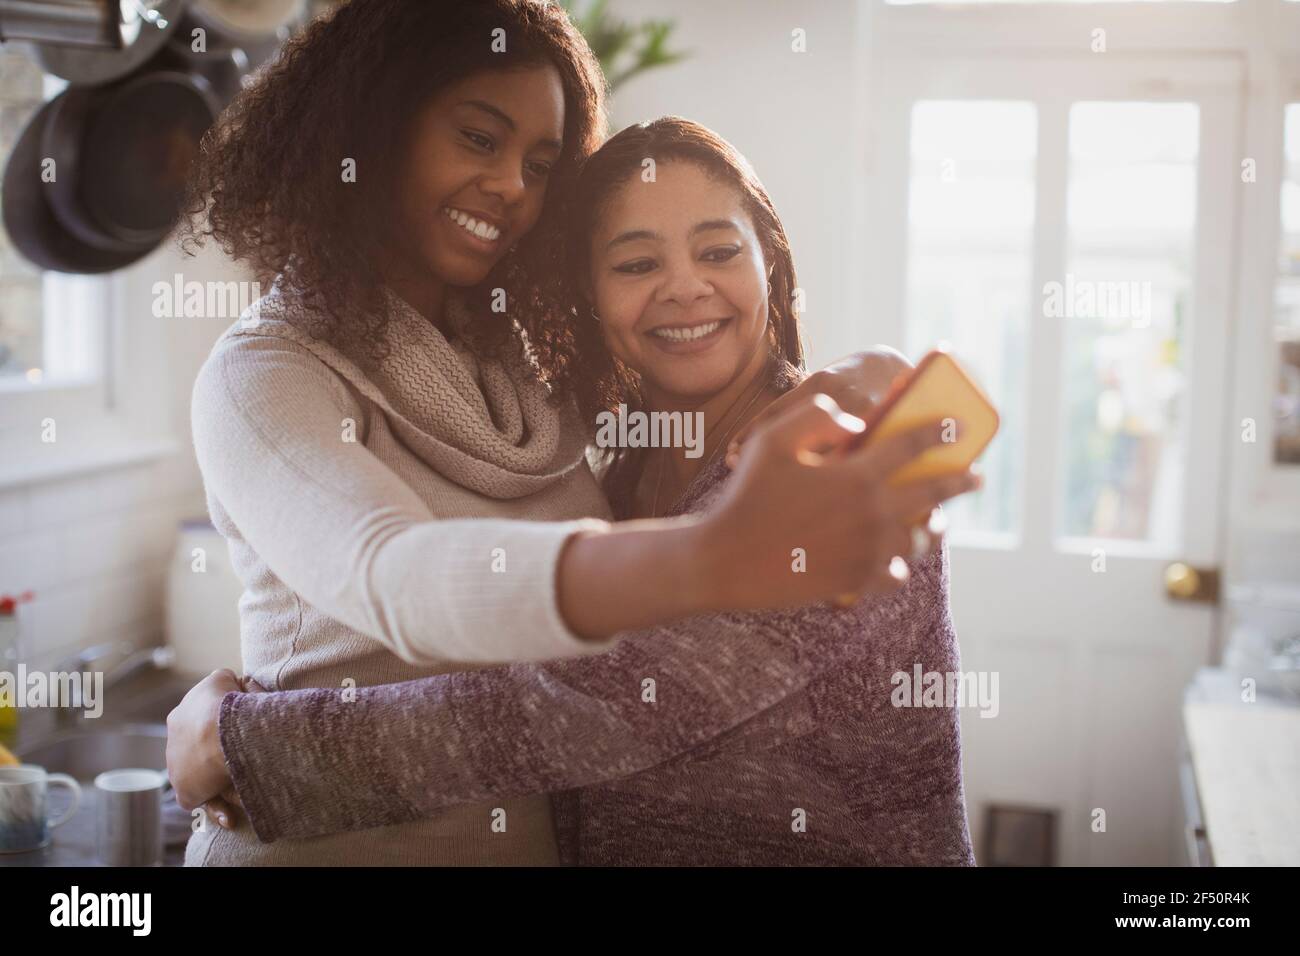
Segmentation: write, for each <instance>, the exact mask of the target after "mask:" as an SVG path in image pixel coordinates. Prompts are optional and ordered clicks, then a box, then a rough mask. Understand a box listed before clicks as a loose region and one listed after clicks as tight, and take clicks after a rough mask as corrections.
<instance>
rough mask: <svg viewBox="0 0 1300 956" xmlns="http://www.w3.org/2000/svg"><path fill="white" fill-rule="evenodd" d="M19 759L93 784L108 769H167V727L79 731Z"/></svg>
mask: <svg viewBox="0 0 1300 956" xmlns="http://www.w3.org/2000/svg"><path fill="white" fill-rule="evenodd" d="M19 756H21V757H22V760H23V763H34V764H37V765H39V766H41V767H44V768H45V769H46V770H48V771H49V772H50V773H66V774H68V775H69V776H71V777H75V778H76V780H77V782H78V783H81V784H91V785H93V783H94V780H95V777H96V776H98V775H99V774H101V773H104V772H105V771H106V770H118V769H121V768H126V767H144V768H147V769H150V770H166V769H167V728H166V726H165V725H163V724H127V725H125V726H120V727H113V728H111V729H108V728H105V729H104V730H102V731H95V730H90V731H84V730H76V731H71V732H69V733H66V734H60V735H59V736H57V737H53V738H51V739H49V740H46V741H43V742H42V743H40V744H38V745H37V746H35V747H32V748H30V749H28V750H24V751H23V752H22V753H21V754H19Z"/></svg>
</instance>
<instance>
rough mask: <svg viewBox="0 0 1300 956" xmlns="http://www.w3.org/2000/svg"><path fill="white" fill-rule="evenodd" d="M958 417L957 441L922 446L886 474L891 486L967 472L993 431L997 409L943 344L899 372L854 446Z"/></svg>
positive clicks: (865, 445) (996, 423)
mask: <svg viewBox="0 0 1300 956" xmlns="http://www.w3.org/2000/svg"><path fill="white" fill-rule="evenodd" d="M944 418H953V419H956V420H958V421H960V422H961V428H960V430H959V431H958V434H957V435H956V440H955V441H953V442H950V443H946V444H942V445H935V446H934V447H932V448H928V449H926V450H925V451H924V452H922V453H921V454H920V455H918V456H917V457H916V458H914V459H913V460H912V461H910V462H908V463H907V464H906V465H904V466H903V467H902V468H900V469H898V470H897V471H896V472H894V473H893V475H891V476H890V479H889V483H890V484H891V485H895V486H897V485H905V484H908V483H910V482H913V481H917V480H919V479H923V478H933V477H936V476H938V475H946V474H952V473H954V472H960V471H965V470H966V469H967V468H969V467H970V466H971V465H972V464H973V463H974V462H975V459H977V458H979V456H980V455H981V454H982V453H983V451H984V449H985V448H987V447H988V443H989V442H990V441H992V440H993V436H994V435H995V434H996V433H997V430H998V425H999V419H998V410H997V409H996V408H995V407H994V406H993V403H992V402H991V401H990V400H989V397H988V396H987V395H985V394H984V391H983V389H981V388H980V387H979V386H978V385H976V384H975V382H974V381H973V380H972V379H971V377H970V376H969V375H967V374H966V372H965V371H963V370H962V367H961V366H960V365H958V364H957V360H956V359H955V358H953V357H952V355H951V354H949V352H948V351H947V350H946V349H943V348H938V349H934V350H933V351H931V352H929V353H927V354H926V356H925V357H924V358H923V359H921V361H920V362H918V363H917V365H916V368H914V369H912V370H911V372H909V373H906V374H904V375H900V376H899V377H898V380H897V381H895V382H894V384H893V385H892V386H891V387H890V389H889V392H888V393H886V395H885V398H884V400H883V401H881V403H880V404H879V405H878V406H876V408H875V410H874V411H873V413H872V414H871V416H870V417H869V418H868V419H867V427H866V429H865V430H864V431H863V433H862V434H861V435H860V436H858V438H857V440H856V441H855V442H854V446H855V447H857V448H863V447H870V446H871V445H872V444H874V443H876V442H879V441H881V440H882V439H885V438H888V437H890V436H891V435H896V434H897V433H898V432H901V431H906V430H907V429H909V428H912V427H915V426H917V425H920V424H922V423H924V422H926V421H934V420H936V419H944Z"/></svg>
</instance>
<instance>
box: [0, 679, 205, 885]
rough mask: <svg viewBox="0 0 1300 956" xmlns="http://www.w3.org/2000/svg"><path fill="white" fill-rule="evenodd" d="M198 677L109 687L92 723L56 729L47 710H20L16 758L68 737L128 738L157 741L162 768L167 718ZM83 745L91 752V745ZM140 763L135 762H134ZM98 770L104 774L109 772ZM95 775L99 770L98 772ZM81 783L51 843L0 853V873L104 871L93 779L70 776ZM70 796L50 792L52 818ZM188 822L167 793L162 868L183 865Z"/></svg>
mask: <svg viewBox="0 0 1300 956" xmlns="http://www.w3.org/2000/svg"><path fill="white" fill-rule="evenodd" d="M198 679H199V678H197V677H194V676H192V675H186V674H180V673H176V672H173V671H168V670H151V671H145V672H143V673H140V674H138V675H136V676H134V677H132V678H130V679H128V680H125V681H123V682H122V683H120V684H118V685H116V686H114V687H113V688H112V691H111V694H110V695H108V696H106V699H105V707H104V714H103V716H102V717H100V718H98V719H96V720H93V721H92V720H85V719H82V720H80V721H79V722H77V723H75V724H72V725H70V726H64V727H62V728H60V726H59V725H58V722H57V719H56V717H57V715H56V714H55V713H54V712H52V711H49V710H46V711H24V712H23V713H22V715H21V721H20V724H19V728H18V737H17V741H16V743H17V746H16V748H15V753H16V754H17V755H18V757H19V758H20V759H26V757H27V756H28V755H30V754H33V753H40V752H43V751H46V750H48V749H50V748H51V747H57V745H58V744H59V743H60V742H61V741H64V740H67V739H68V738H80V737H83V736H87V735H89V737H91V738H93V737H94V736H95V735H100V734H103V735H123V734H131V735H136V736H141V737H154V736H156V737H157V738H158V739H159V741H160V743H159V745H158V746H157V747H155V748H152V749H154V750H156V751H157V754H158V756H157V757H156V758H155V759H154V760H152V761H150V762H151V763H153V764H155V766H154V767H153V769H159V770H161V769H165V768H164V766H163V765H162V760H161V750H162V748H161V741H163V740H165V736H166V724H165V721H166V716H167V713H168V712H169V711H170V710H171V708H172V707H174V706H175V705H176V704H177V703H178V702H179V701H180V698H181V697H182V696H183V695H184V693H185V692H186V691H187V690H189V688H190V687H192V686H193V685H194V684H195V683H196V682H197V681H198ZM83 746H88V747H89V748H91V749H93V748H94V743H93V742H90V743H88V744H85V745H83ZM137 762H138V761H137ZM46 769H47V770H48V771H50V772H51V773H58V772H63V770H64V768H63V767H60V766H57V765H50V766H47V767H46ZM102 769H108V768H107V767H105V768H102ZM96 772H98V770H96ZM74 776H76V777H77V782H78V783H80V784H81V805H80V807H79V808H78V810H77V812H76V813H75V814H73V815H72V817H71V819H69V820H68V821H67V822H66V823H64V824H63V825H62V826H60V827H57V828H56V829H54V830H51V831H50V837H51V839H50V843H49V844H48V845H47V846H45V847H42V848H41V849H39V850H31V851H28V852H26V853H4V854H0V868H7V867H30V866H104V865H105V864H103V863H102V862H100V860H99V858H98V855H97V851H96V845H95V844H96V810H97V797H98V794H97V793H96V791H95V786H94V774H80V773H78V774H74ZM70 799H71V797H70V796H69V795H68V793H67V791H66V790H65V789H64V788H62V787H56V788H54V789H52V790H51V791H50V808H49V811H50V815H51V816H57V815H58V814H60V813H62V811H63V809H64V808H65V807H66V806H67V805H68V801H69V800H70ZM190 824H191V817H190V815H189V814H188V813H186V812H185V811H184V810H182V809H181V808H180V807H179V806H177V805H176V802H175V800H174V799H173V798H172V797H171V793H170V791H168V792H167V794H166V795H165V797H164V803H163V830H164V834H165V840H164V842H165V847H164V857H163V865H164V866H181V865H182V864H183V863H184V861H185V843H186V841H187V840H188V839H189V835H190Z"/></svg>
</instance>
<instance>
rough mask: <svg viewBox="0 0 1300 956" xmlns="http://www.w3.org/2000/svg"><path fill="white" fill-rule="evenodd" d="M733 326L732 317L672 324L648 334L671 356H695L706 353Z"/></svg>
mask: <svg viewBox="0 0 1300 956" xmlns="http://www.w3.org/2000/svg"><path fill="white" fill-rule="evenodd" d="M730 326H731V316H726V317H725V318H720V319H709V320H708V321H705V322H696V323H672V324H665V325H660V326H656V327H655V328H653V329H651V330H650V331H648V332H646V337H647V338H648V339H650V341H651V342H653V343H654V344H655V346H656V347H657V348H659V349H661V350H662V351H664V352H667V353H668V354H669V355H693V354H695V353H697V352H705V351H707V350H709V349H711V348H713V346H715V345H716V344H717V343H718V342H720V341H721V340H722V337H723V335H724V333H725V332H726V331H727V329H728V328H729V327H730Z"/></svg>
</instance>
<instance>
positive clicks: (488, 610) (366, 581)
mask: <svg viewBox="0 0 1300 956" xmlns="http://www.w3.org/2000/svg"><path fill="white" fill-rule="evenodd" d="M192 418H193V427H194V447H195V452H196V454H197V457H198V461H199V466H200V469H201V470H202V472H203V480H204V483H205V485H206V487H207V490H208V493H209V494H210V495H211V496H212V497H214V498H215V499H216V500H217V501H219V502H220V504H221V506H222V508H223V509H224V510H225V512H226V514H227V515H228V516H229V518H230V520H231V522H233V524H234V525H235V527H236V528H237V529H238V531H239V533H240V535H242V536H243V538H244V539H245V540H246V541H247V542H248V544H249V546H250V547H252V548H253V549H254V550H255V551H256V552H257V554H258V555H259V556H260V557H261V558H262V560H263V561H265V562H266V564H267V566H268V567H269V568H270V569H271V570H272V571H273V572H274V573H275V574H276V575H277V576H278V577H279V578H280V579H281V580H282V581H283V582H284V583H285V584H286V585H287V586H288V587H290V588H292V589H293V590H294V591H295V592H297V593H298V594H299V595H300V596H301V597H302V598H303V599H304V600H305V601H307V602H308V603H310V604H311V605H313V606H314V607H316V608H318V609H319V610H321V611H322V612H324V613H325V614H328V615H329V616H330V617H333V618H335V619H336V620H338V621H341V622H343V623H344V624H346V625H347V626H348V627H351V628H353V629H354V630H357V631H360V632H361V633H363V634H367V635H369V636H370V637H373V638H374V639H375V640H377V641H379V642H381V643H382V644H383V645H384V646H385V647H387V648H388V649H390V650H391V651H392V652H393V653H394V654H396V655H397V656H399V657H400V658H402V659H403V660H404V661H407V662H408V663H412V664H428V663H433V662H436V661H447V660H458V661H521V660H522V661H528V660H544V659H548V658H555V657H564V656H576V655H582V654H589V653H597V652H599V651H602V650H606V649H608V648H609V647H610V646H611V645H612V643H613V641H612V640H611V641H604V642H593V641H584V640H582V639H580V638H578V637H577V636H576V635H574V634H573V633H572V632H571V631H570V630H569V629H568V628H567V626H566V625H565V623H564V620H563V618H562V617H561V615H560V612H559V606H558V596H557V593H556V587H555V572H556V565H557V562H558V560H559V554H560V551H561V549H562V548H563V546H564V543H565V541H566V540H567V539H568V538H569V536H570V535H572V534H573V533H574V532H576V531H579V530H592V531H600V530H602V529H605V528H607V527H608V524H607V523H606V522H603V521H598V520H595V519H581V520H577V521H567V522H540V521H508V520H495V519H439V518H438V517H437V516H435V515H434V514H432V513H431V512H430V511H429V508H428V507H427V506H426V505H425V504H424V502H423V501H422V500H421V498H420V497H419V496H418V495H417V494H416V493H415V491H414V490H413V489H412V488H411V487H410V486H408V485H407V484H406V483H405V482H404V481H402V479H401V478H400V477H399V476H398V475H397V474H396V473H395V472H394V471H393V470H392V469H391V468H389V467H388V466H387V465H385V464H384V463H383V462H381V461H380V460H379V459H378V458H376V457H375V455H374V454H372V453H371V452H370V450H369V449H367V448H366V447H365V445H364V444H362V443H361V442H360V441H355V440H349V439H350V438H351V437H352V433H353V432H354V431H355V433H356V434H360V432H361V429H362V428H363V425H364V410H363V409H362V407H361V405H360V404H359V403H358V402H357V401H356V399H355V398H354V397H353V396H352V394H351V393H350V392H349V391H348V389H347V388H346V387H344V386H343V384H342V383H341V381H340V380H339V379H338V378H337V376H335V375H334V374H333V373H332V372H331V371H330V370H329V369H328V368H327V367H325V366H324V365H323V364H322V363H321V362H320V361H319V360H318V359H316V358H315V357H314V356H313V355H312V354H311V353H310V352H308V351H307V350H306V349H304V348H302V347H300V346H297V345H295V344H294V343H290V342H285V341H283V340H281V339H276V338H271V337H264V338H245V339H243V340H241V341H240V342H238V343H237V344H231V343H223V344H222V345H221V346H220V347H219V348H218V349H216V350H215V351H214V352H213V354H212V355H211V356H210V357H209V359H208V361H207V362H206V363H205V364H204V366H203V368H202V369H201V370H200V372H199V376H198V379H197V381H196V383H195V387H194V394H193V407H192ZM349 421H350V423H351V424H350V425H349ZM496 548H503V549H505V553H506V554H507V555H509V561H510V564H509V567H510V573H509V574H494V573H492V567H491V564H492V555H493V552H494V549H496Z"/></svg>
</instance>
